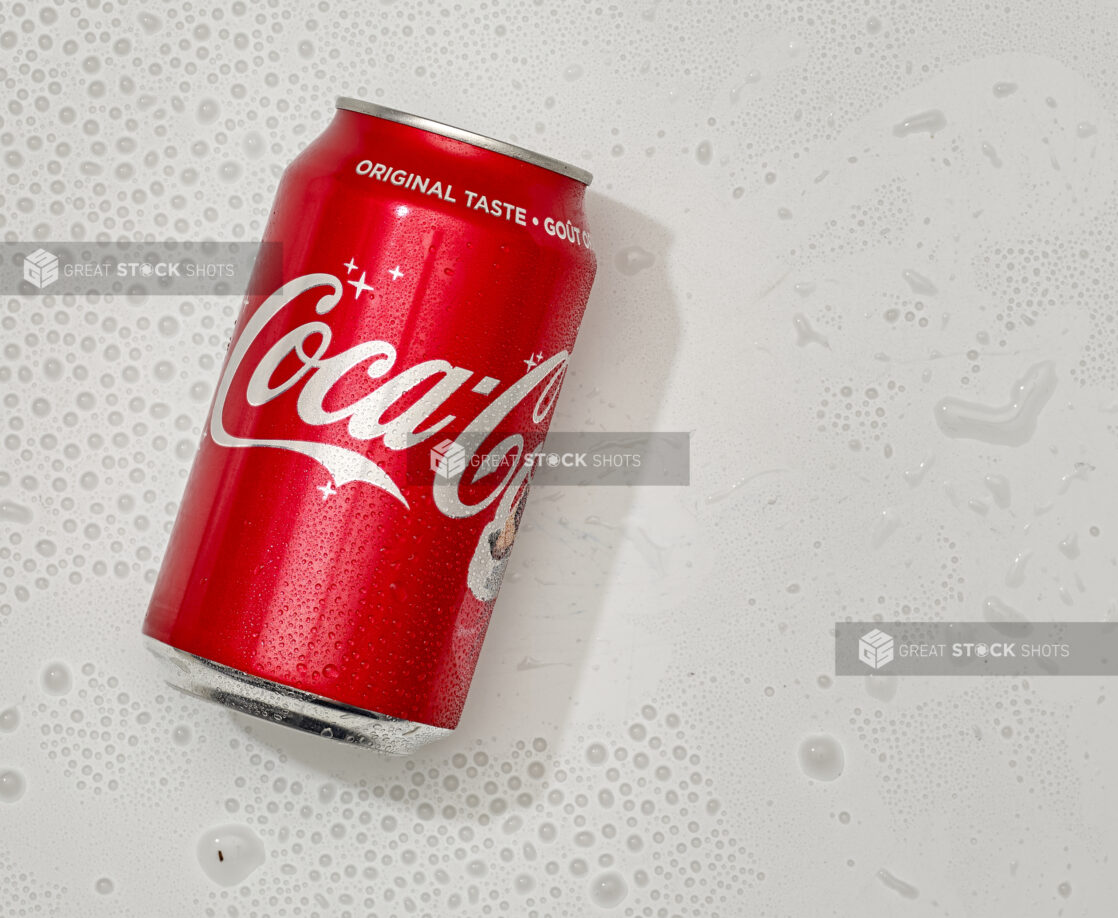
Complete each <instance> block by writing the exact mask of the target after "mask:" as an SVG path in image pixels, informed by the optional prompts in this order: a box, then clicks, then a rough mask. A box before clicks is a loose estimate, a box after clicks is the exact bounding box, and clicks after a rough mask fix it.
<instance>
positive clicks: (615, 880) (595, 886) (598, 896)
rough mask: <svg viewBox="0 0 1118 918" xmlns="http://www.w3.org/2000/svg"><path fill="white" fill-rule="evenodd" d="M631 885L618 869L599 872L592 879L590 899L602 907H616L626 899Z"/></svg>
mask: <svg viewBox="0 0 1118 918" xmlns="http://www.w3.org/2000/svg"><path fill="white" fill-rule="evenodd" d="M628 894H629V886H628V884H627V883H626V882H625V878H624V877H622V876H621V874H619V873H618V872H617V871H616V870H610V871H608V872H606V873H602V874H599V875H598V876H596V877H595V878H594V879H593V880H591V881H590V900H591V901H592V902H593V903H594V904H595V905H598V906H600V907H601V908H614V907H615V906H617V905H620V904H621V903H622V902H624V901H625V897H626V896H627V895H628Z"/></svg>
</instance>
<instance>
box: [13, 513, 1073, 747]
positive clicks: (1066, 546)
mask: <svg viewBox="0 0 1118 918" xmlns="http://www.w3.org/2000/svg"><path fill="white" fill-rule="evenodd" d="M1060 551H1061V552H1062V553H1063V554H1064V556H1065V557H1068V558H1078V557H1079V536H1078V535H1076V534H1075V533H1074V532H1073V533H1072V534H1071V535H1069V536H1068V537H1067V538H1066V539H1064V540H1062V541H1061V542H1060ZM5 713H7V712H5ZM3 726H4V715H3V714H0V727H3Z"/></svg>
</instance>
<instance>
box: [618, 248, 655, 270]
mask: <svg viewBox="0 0 1118 918" xmlns="http://www.w3.org/2000/svg"><path fill="white" fill-rule="evenodd" d="M613 263H614V264H615V265H617V270H618V271H620V272H621V273H622V274H627V275H629V276H630V277H632V276H633V275H634V274H639V273H640V272H641V271H643V270H644V269H645V268H651V267H652V266H653V265H654V264H655V263H656V256H655V255H653V254H652V253H651V252H648V251H645V250H644V249H642V248H641V247H640V246H639V245H629V246H626V247H625V248H623V249H621V251H619V252H618V253H617V255H616V257H615V258H614V260H613Z"/></svg>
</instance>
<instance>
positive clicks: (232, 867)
mask: <svg viewBox="0 0 1118 918" xmlns="http://www.w3.org/2000/svg"><path fill="white" fill-rule="evenodd" d="M198 863H199V864H201V866H202V872H203V873H205V875H206V876H207V877H209V878H210V879H211V880H213V882H215V883H217V884H218V885H219V886H237V885H239V884H240V883H243V882H244V881H245V880H246V879H248V877H249V875H250V874H251V873H252V872H253V871H254V870H256V868H257V867H259V866H260V865H261V864H263V863H264V843H263V842H262V841H261V840H260V837H259V836H258V835H257V834H256V833H255V832H253V831H252V829H250V828H249V827H248V826H243V825H225V826H217V827H216V828H213V829H209V830H208V831H207V832H206V833H205V834H204V835H203V836H202V837H201V838H200V839H199V840H198Z"/></svg>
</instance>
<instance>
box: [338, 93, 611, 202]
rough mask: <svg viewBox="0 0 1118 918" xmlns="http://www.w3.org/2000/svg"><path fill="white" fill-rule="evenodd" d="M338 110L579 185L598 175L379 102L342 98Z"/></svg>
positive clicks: (587, 183) (522, 148)
mask: <svg viewBox="0 0 1118 918" xmlns="http://www.w3.org/2000/svg"><path fill="white" fill-rule="evenodd" d="M334 107H335V108H340V109H344V110H345V111H348V112H358V113H360V114H362V115H372V116H373V117H374V118H383V119H384V120H385V121H395V122H397V123H398V124H406V125H408V126H409V127H414V128H419V129H420V130H421V131H430V132H431V133H432V134H441V135H442V136H443V137H450V138H451V139H453V140H460V141H462V142H463V143H468V144H470V145H471V146H474V147H480V148H481V149H483V150H489V151H491V152H493V153H501V154H503V155H504V156H511V157H512V158H513V159H519V160H521V161H522V162H526V163H531V164H532V165H533V166H540V167H541V168H543V169H547V170H549V171H551V172H558V173H559V174H560V175H564V176H566V177H567V178H571V179H574V180H575V181H576V182H581V183H582V184H583V185H589V184H590V183H591V182H592V181H593V180H594V176H593V175H591V174H590V173H589V172H587V171H586V170H585V169H580V168H579V167H578V166H572V165H571V164H570V163H565V162H563V161H562V160H560V159H555V158H553V157H551V156H544V154H542V153H537V152H535V151H534V150H527V149H525V148H524V147H518V146H517V145H516V144H512V143H506V142H505V141H503V140H496V139H494V138H493V137H486V136H485V135H484V134H475V133H474V132H473V131H467V130H464V129H463V128H459V127H454V126H453V125H450V124H443V123H442V122H441V121H432V120H431V119H430V118H423V117H420V116H419V115H412V114H410V113H409V112H402V111H399V110H398V109H395V108H386V107H385V106H383V105H377V104H376V103H375V102H365V101H363V100H361V99H352V98H350V97H348V96H339V97H338V100H337V102H336V103H335V105H334Z"/></svg>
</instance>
